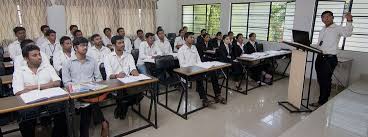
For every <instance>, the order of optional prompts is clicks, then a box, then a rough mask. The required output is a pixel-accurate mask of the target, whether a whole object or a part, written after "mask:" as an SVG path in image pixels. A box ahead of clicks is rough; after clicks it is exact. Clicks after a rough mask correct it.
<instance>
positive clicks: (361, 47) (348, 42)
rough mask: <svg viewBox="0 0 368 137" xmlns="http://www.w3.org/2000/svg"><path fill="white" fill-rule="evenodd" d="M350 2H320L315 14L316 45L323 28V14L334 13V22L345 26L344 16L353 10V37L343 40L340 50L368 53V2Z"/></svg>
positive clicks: (361, 0) (358, 0) (314, 37)
mask: <svg viewBox="0 0 368 137" xmlns="http://www.w3.org/2000/svg"><path fill="white" fill-rule="evenodd" d="M350 2H351V1H349V0H344V1H343V0H339V1H338V0H335V1H318V3H317V7H316V8H317V11H316V13H315V22H314V23H315V24H314V28H313V36H312V38H313V40H312V42H313V43H314V44H316V43H317V42H318V35H319V31H320V30H321V29H322V27H323V25H324V24H323V23H322V21H321V13H322V12H323V11H326V10H330V11H332V12H333V13H334V16H335V18H334V22H335V23H336V24H337V25H340V24H342V25H344V26H345V23H346V19H344V17H343V16H344V14H345V13H346V12H347V11H349V9H351V13H352V15H353V20H354V21H353V26H354V31H353V35H352V36H351V37H348V38H341V39H340V43H339V48H340V49H342V50H352V51H361V52H368V46H367V44H368V23H367V22H368V9H367V6H368V1H366V0H353V1H352V2H353V3H350Z"/></svg>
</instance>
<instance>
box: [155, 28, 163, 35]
mask: <svg viewBox="0 0 368 137" xmlns="http://www.w3.org/2000/svg"><path fill="white" fill-rule="evenodd" d="M160 31H162V32H164V30H163V29H158V30H157V31H156V34H157V35H158V33H159V32H160Z"/></svg>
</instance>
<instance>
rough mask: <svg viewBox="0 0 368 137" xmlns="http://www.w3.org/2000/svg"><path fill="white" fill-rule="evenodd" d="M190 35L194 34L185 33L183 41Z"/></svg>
mask: <svg viewBox="0 0 368 137" xmlns="http://www.w3.org/2000/svg"><path fill="white" fill-rule="evenodd" d="M190 35H194V33H193V32H187V33H185V35H184V39H187V38H188V37H189V36H190Z"/></svg>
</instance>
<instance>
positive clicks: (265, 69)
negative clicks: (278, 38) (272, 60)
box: [243, 33, 272, 84]
mask: <svg viewBox="0 0 368 137" xmlns="http://www.w3.org/2000/svg"><path fill="white" fill-rule="evenodd" d="M243 49H244V53H245V54H252V53H254V52H263V47H260V46H259V45H258V43H257V42H256V34H255V33H250V34H249V41H248V42H247V43H246V44H245V46H244V48H243ZM271 67H272V66H271V65H270V64H269V63H267V62H266V63H265V64H262V65H258V66H257V67H254V68H252V69H251V75H250V77H251V78H252V79H253V80H255V81H257V83H261V82H264V83H266V84H271V82H272V75H271V74H270V72H271V71H272V70H271V69H272V68H271Z"/></svg>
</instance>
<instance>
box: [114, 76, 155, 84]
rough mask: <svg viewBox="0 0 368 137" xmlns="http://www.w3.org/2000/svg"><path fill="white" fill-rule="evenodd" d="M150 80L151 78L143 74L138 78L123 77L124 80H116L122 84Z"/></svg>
mask: <svg viewBox="0 0 368 137" xmlns="http://www.w3.org/2000/svg"><path fill="white" fill-rule="evenodd" d="M148 79H151V77H148V76H146V75H144V74H139V75H138V76H128V77H124V78H118V80H120V81H121V82H123V83H132V82H137V81H141V80H148Z"/></svg>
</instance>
